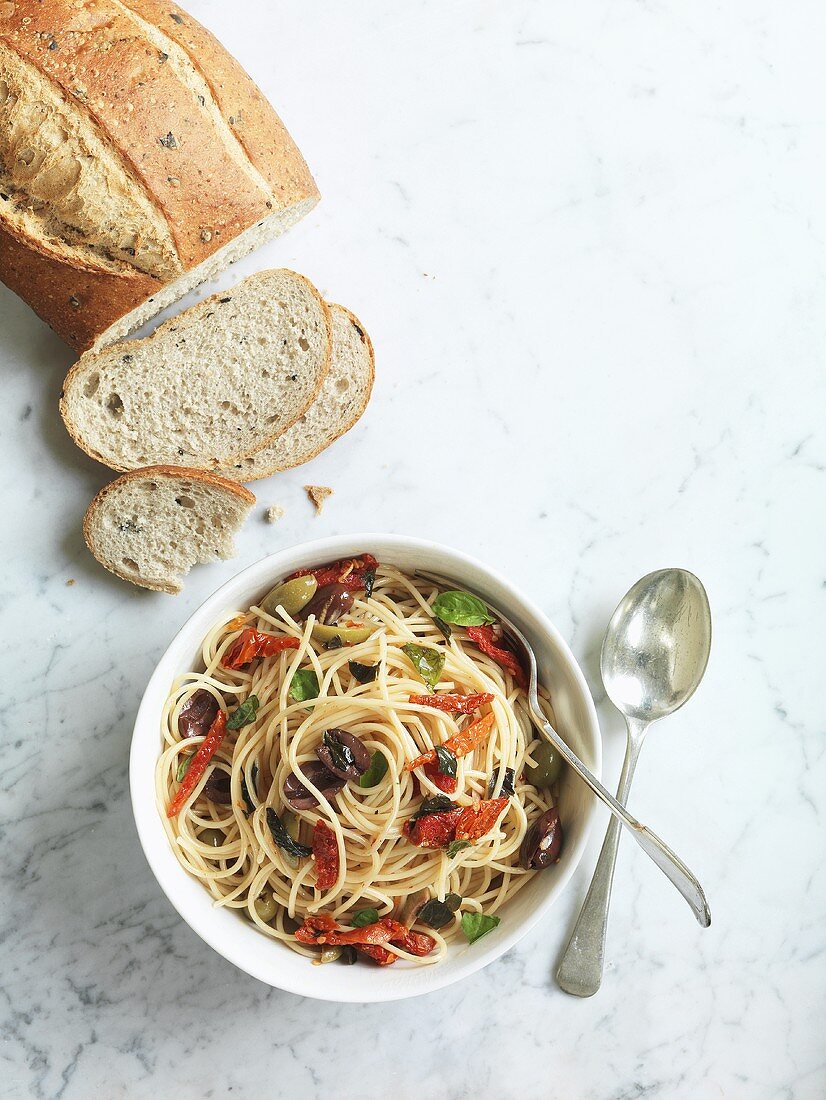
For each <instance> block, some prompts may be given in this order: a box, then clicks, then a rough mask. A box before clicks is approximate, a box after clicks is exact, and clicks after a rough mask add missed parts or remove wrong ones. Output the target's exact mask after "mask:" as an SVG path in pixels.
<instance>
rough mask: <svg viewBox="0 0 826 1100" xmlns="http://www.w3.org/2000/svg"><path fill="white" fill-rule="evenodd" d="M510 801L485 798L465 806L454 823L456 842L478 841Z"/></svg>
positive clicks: (488, 830)
mask: <svg viewBox="0 0 826 1100" xmlns="http://www.w3.org/2000/svg"><path fill="white" fill-rule="evenodd" d="M509 801H510V800H509V799H507V798H487V799H483V800H482V801H481V802H472V803H471V805H470V806H465V808H464V809H463V810H462V812H461V814H460V816H459V820H458V821H457V822H456V839H457V840H471V841H472V840H479V839H480V837H483V836H484V835H485V833H489V832H490V831H491V829H492V828H493V826H494V825H495V824H496V822H497V821H498V820H499V815H500V814H501V813H502V811H503V810H504V808H505V807H506V806H507V804H508V802H509Z"/></svg>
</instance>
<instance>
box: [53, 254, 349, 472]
mask: <svg viewBox="0 0 826 1100" xmlns="http://www.w3.org/2000/svg"><path fill="white" fill-rule="evenodd" d="M331 347H332V320H331V316H330V310H329V307H328V306H327V303H326V302H325V301H324V300H323V299H322V297H321V295H320V294H319V293H318V291H317V290H316V289H315V287H314V286H313V285H312V283H310V282H309V280H308V279H305V278H304V276H303V275H297V274H296V273H295V272H294V271H284V270H278V271H261V272H258V273H257V274H255V275H250V276H249V278H247V279H245V280H244V281H243V282H241V283H239V284H238V286H237V287H235V288H234V289H233V290H228V291H225V292H223V293H219V294H214V295H212V297H210V298H206V299H204V301H203V302H199V303H198V305H195V306H192V308H191V309H188V310H185V311H184V312H183V313H181V314H180V315H179V316H177V317H173V318H172V319H171V320H169V321H166V322H165V323H164V324H163V325H161V326H160V328H158V329H157V331H156V332H154V333H153V334H152V335H151V336H147V337H146V338H145V339H142V340H126V341H122V342H121V343H118V344H113V345H112V346H110V347H107V348H105V349H104V350H103V351H99V352H87V353H86V354H85V355H83V356H81V358H80V359H79V360H78V362H77V363H76V364H75V365H74V367H73V368H72V369H71V370H70V371H69V374H68V375H67V377H66V381H65V382H64V385H63V394H62V396H61V400H60V412H61V415H62V417H63V420H64V423H65V424H66V427H67V429H68V431H69V434H70V435H71V437H72V439H74V441H75V443H77V445H78V446H79V447H80V448H82V450H84V451H86V453H87V454H88V455H91V457H92V458H96V459H97V460H98V461H99V462H103V463H104V464H105V465H107V466H111V467H112V469H113V470H134V469H138V468H140V467H142V466H152V465H160V464H180V463H186V464H187V465H189V466H194V467H198V468H199V469H204V470H219V469H227V468H230V467H231V466H232V465H233V464H234V463H236V462H240V461H241V460H242V459H244V458H246V457H247V456H248V455H251V454H254V453H255V452H256V451H259V450H261V449H262V448H263V447H266V446H267V445H268V444H270V443H271V442H273V441H274V440H275V439H276V437H277V436H279V435H281V433H282V432H284V431H285V430H286V429H287V428H289V427H290V425H291V424H293V423H294V422H295V421H296V420H297V419H298V418H299V417H300V416H301V415H302V414H303V413H304V412H305V411H306V410H307V409H308V408H309V406H310V404H311V403H312V402H313V400H314V399H315V397H316V395H317V394H318V392H319V390H320V389H321V385H322V383H323V381H324V379H325V377H326V376H327V372H328V371H329V368H330V358H331Z"/></svg>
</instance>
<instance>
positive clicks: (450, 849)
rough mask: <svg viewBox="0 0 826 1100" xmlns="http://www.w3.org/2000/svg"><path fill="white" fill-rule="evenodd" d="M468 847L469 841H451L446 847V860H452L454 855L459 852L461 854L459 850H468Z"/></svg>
mask: <svg viewBox="0 0 826 1100" xmlns="http://www.w3.org/2000/svg"><path fill="white" fill-rule="evenodd" d="M469 847H470V841H469V840H451V842H450V844H448V846H447V858H448V859H453V857H454V856H455V855H458V854H459V852H461V850H462V849H463V848H469Z"/></svg>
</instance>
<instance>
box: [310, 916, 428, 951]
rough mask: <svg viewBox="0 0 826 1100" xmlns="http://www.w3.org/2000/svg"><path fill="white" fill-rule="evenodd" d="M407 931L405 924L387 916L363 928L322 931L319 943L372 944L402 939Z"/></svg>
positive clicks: (332, 944)
mask: <svg viewBox="0 0 826 1100" xmlns="http://www.w3.org/2000/svg"><path fill="white" fill-rule="evenodd" d="M406 933H407V929H406V928H405V926H404V925H403V924H399V922H398V921H396V920H393V919H392V917H385V918H384V919H383V920H379V921H376V922H375V923H373V924H365V925H364V927H363V928H347V929H346V930H344V931H335V932H322V933H321V935H320V936H319V937H318V940H317V941H316V942H317V943H329V944H330V945H331V946H336V945H338V944H345V943H367V944H370V945H371V946H376V945H377V944H382V943H388V942H389V941H390V940H393V939H401V938H403V937H404V936H405V935H406Z"/></svg>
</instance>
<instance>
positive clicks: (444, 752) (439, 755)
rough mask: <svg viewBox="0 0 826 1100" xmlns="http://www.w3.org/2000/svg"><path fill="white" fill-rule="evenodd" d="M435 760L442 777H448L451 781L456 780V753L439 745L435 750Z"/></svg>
mask: <svg viewBox="0 0 826 1100" xmlns="http://www.w3.org/2000/svg"><path fill="white" fill-rule="evenodd" d="M436 759H437V760H438V761H439V771H440V772H441V773H442V775H449V776H450V777H451V778H452V779H455V778H456V764H457V763H458V761H457V760H456V753H454V752H451V751H450V749H446V748H445V747H444V745H439V746H438V747H437V749H436Z"/></svg>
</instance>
